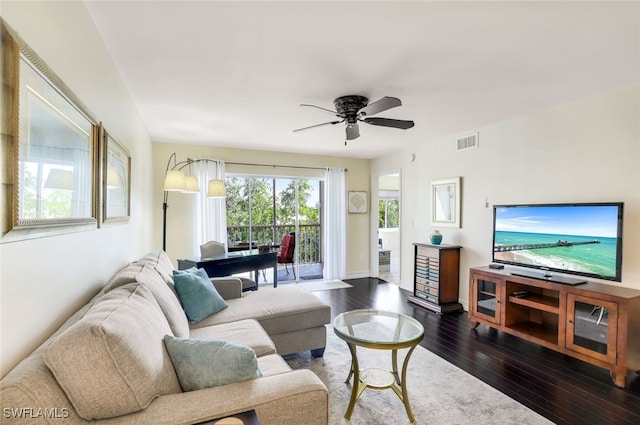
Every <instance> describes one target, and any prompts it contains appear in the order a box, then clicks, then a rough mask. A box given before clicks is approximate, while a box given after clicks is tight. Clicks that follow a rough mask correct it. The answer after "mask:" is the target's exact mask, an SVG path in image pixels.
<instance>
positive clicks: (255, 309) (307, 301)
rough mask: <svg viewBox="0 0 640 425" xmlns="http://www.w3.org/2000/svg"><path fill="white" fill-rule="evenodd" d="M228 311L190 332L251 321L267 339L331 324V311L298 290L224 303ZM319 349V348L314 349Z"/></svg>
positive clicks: (281, 290) (250, 295)
mask: <svg viewBox="0 0 640 425" xmlns="http://www.w3.org/2000/svg"><path fill="white" fill-rule="evenodd" d="M227 304H228V305H229V308H227V309H225V310H224V311H221V312H219V313H218V314H215V315H213V316H209V317H207V318H206V319H204V320H202V321H200V322H198V323H191V324H190V326H191V328H192V329H194V328H200V327H205V326H211V325H218V324H221V323H230V322H235V321H237V320H242V319H249V318H251V319H255V320H257V321H258V322H259V323H260V325H261V326H262V327H263V328H264V330H265V331H266V332H267V334H269V335H277V334H281V333H285V332H293V331H299V330H305V329H310V328H315V327H323V326H324V325H325V324H327V323H330V322H331V307H330V306H329V305H327V304H325V303H324V302H323V301H322V300H321V299H320V298H318V296H317V295H315V294H313V293H311V292H308V291H305V290H304V289H302V288H300V287H298V286H291V285H289V286H282V287H278V288H264V289H260V290H259V291H255V292H245V293H244V294H243V295H242V298H239V299H230V300H227ZM317 348H320V347H317Z"/></svg>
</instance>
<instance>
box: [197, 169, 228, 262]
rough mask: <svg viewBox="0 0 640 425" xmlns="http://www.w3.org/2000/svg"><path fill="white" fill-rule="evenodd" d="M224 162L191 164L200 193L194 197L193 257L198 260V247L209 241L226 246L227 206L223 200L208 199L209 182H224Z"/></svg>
mask: <svg viewBox="0 0 640 425" xmlns="http://www.w3.org/2000/svg"><path fill="white" fill-rule="evenodd" d="M224 174H225V172H224V161H215V160H207V161H202V162H197V163H195V164H193V175H194V176H196V178H197V179H198V184H199V185H200V192H199V193H197V194H196V196H195V198H196V199H195V204H194V220H193V234H194V239H193V242H194V245H193V257H192V258H200V245H202V244H203V243H205V242H209V241H218V242H222V243H224V244H225V245H226V244H227V204H226V199H225V198H208V197H207V188H208V186H209V180H213V179H219V180H223V181H224Z"/></svg>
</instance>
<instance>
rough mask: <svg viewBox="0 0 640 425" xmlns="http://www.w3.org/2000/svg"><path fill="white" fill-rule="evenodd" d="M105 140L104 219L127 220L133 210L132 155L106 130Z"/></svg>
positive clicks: (103, 173)
mask: <svg viewBox="0 0 640 425" xmlns="http://www.w3.org/2000/svg"><path fill="white" fill-rule="evenodd" d="M103 141H104V148H103V159H102V193H103V209H102V214H103V221H105V222H109V221H112V220H126V219H128V218H129V216H130V211H131V209H130V201H131V155H129V152H128V151H127V149H125V148H124V146H122V145H121V144H120V143H118V142H116V141H115V140H114V139H113V137H111V135H110V134H109V133H108V132H106V131H105V132H104V135H103Z"/></svg>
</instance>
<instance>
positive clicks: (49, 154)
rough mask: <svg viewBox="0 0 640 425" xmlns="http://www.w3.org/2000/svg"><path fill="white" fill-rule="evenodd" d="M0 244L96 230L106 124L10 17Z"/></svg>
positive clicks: (4, 31)
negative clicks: (93, 114)
mask: <svg viewBox="0 0 640 425" xmlns="http://www.w3.org/2000/svg"><path fill="white" fill-rule="evenodd" d="M0 34H1V43H2V62H1V69H0V71H1V74H2V100H1V104H2V115H1V117H0V134H1V136H2V145H1V147H0V178H1V179H2V185H0V200H1V201H2V203H1V205H2V206H1V207H0V230H1V234H0V242H2V243H4V242H12V241H16V240H22V239H32V238H36V237H43V236H50V235H54V234H61V233H69V232H76V231H82V230H90V229H96V228H97V226H98V216H97V214H98V204H99V190H98V169H99V164H98V157H99V155H98V151H99V150H98V138H99V137H98V136H99V125H98V124H97V121H96V120H95V119H93V118H92V117H91V115H90V114H89V113H88V112H87V109H86V107H84V106H83V105H82V103H81V102H80V101H79V100H78V98H77V97H76V96H75V95H74V94H73V93H72V92H71V90H70V89H69V88H68V87H67V86H66V85H65V84H64V83H63V82H62V80H61V79H60V78H59V77H58V76H57V75H56V74H55V73H54V72H53V71H52V70H51V69H49V68H48V67H47V65H46V64H45V63H44V62H43V61H42V59H41V58H40V57H39V56H38V55H37V54H36V53H35V52H34V51H33V50H32V49H31V48H29V46H28V45H27V44H26V43H25V42H24V41H23V40H22V39H21V38H20V37H19V36H18V35H17V34H16V33H15V32H14V31H13V30H12V29H11V28H10V27H9V26H8V25H7V24H6V22H4V20H0Z"/></svg>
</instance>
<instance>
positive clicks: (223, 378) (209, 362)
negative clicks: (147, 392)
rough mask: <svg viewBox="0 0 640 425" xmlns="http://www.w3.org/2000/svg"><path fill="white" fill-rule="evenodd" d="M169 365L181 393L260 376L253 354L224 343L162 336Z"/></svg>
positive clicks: (245, 349) (237, 346) (250, 350)
mask: <svg viewBox="0 0 640 425" xmlns="http://www.w3.org/2000/svg"><path fill="white" fill-rule="evenodd" d="M164 345H165V347H167V351H168V352H169V357H170V358H171V363H173V368H174V369H175V371H176V375H177V376H178V381H180V386H181V387H182V391H195V390H201V389H203V388H211V387H217V386H220V385H226V384H230V383H232V382H240V381H246V380H248V379H254V378H259V377H261V376H262V373H261V372H260V369H258V359H257V358H256V353H255V351H253V350H252V349H251V348H249V347H246V346H244V345H239V344H234V343H231V342H227V341H214V340H204V339H188V338H176V337H174V336H171V335H165V337H164Z"/></svg>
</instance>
